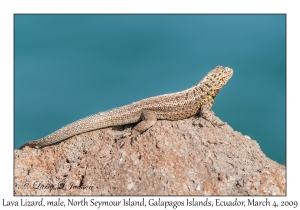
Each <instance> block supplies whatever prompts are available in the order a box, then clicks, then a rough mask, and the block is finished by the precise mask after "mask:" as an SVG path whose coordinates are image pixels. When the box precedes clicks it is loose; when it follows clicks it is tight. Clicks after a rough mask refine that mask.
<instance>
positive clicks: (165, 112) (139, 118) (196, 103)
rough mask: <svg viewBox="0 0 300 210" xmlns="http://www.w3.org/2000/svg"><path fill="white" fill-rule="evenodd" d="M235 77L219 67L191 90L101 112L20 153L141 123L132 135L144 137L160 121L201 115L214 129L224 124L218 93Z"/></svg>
mask: <svg viewBox="0 0 300 210" xmlns="http://www.w3.org/2000/svg"><path fill="white" fill-rule="evenodd" d="M232 74H233V70H232V69H231V68H228V67H222V66H217V67H216V68H215V69H213V70H211V71H210V72H209V73H208V74H207V75H206V76H205V77H204V78H203V79H202V80H201V81H200V82H199V83H197V84H196V85H194V86H192V87H191V88H189V89H187V90H184V91H181V92H176V93H171V94H165V95H160V96H155V97H150V98H146V99H143V100H141V101H137V102H134V103H131V104H129V105H126V106H122V107H119V108H115V109H112V110H109V111H106V112H99V113H97V114H94V115H91V116H88V117H85V118H83V119H80V120H78V121H75V122H73V123H70V124H68V125H66V126H64V127H62V128H61V129H59V130H57V131H55V132H53V133H51V134H49V135H48V136H45V137H44V138H41V139H38V140H35V141H29V142H27V143H25V144H24V145H22V146H21V147H20V149H21V148H23V147H25V146H30V147H36V148H39V147H44V146H47V145H50V144H54V143H56V142H59V141H62V140H65V139H67V138H69V137H71V136H74V135H77V134H80V133H84V132H87V131H91V130H96V129H100V128H105V127H111V126H118V125H125V124H130V123H136V122H139V123H138V124H137V125H136V126H135V127H133V129H132V132H131V133H132V135H136V134H141V133H142V132H144V131H146V130H147V129H148V128H150V127H151V126H153V125H154V124H155V123H156V121H157V120H158V119H159V120H179V119H184V118H188V117H190V116H193V115H195V114H197V113H199V112H200V113H201V114H202V117H203V118H204V119H206V120H208V121H210V122H211V123H212V124H213V125H217V126H221V125H223V124H224V122H223V121H221V120H220V119H219V118H218V117H216V116H215V115H214V113H213V111H211V110H210V108H211V107H212V105H213V102H214V98H215V97H216V95H217V93H218V92H219V91H220V89H221V88H222V87H223V86H224V85H225V84H226V83H227V81H228V80H229V79H230V78H231V77H232Z"/></svg>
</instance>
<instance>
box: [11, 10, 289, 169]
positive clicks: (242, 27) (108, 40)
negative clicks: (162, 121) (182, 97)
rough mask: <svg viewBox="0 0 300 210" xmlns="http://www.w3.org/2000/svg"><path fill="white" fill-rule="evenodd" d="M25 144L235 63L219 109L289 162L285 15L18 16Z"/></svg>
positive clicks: (18, 120) (20, 139) (18, 94)
mask: <svg viewBox="0 0 300 210" xmlns="http://www.w3.org/2000/svg"><path fill="white" fill-rule="evenodd" d="M14 35H15V37H14V38H15V39H14V106H15V107H14V138H15V144H14V146H15V148H18V147H19V146H20V145H21V144H23V143H25V142H27V141H29V140H35V139H39V138H41V137H44V136H46V135H47V134H49V133H51V132H53V131H55V130H57V129H59V128H61V127H62V126H64V125H66V124H68V123H71V122H73V121H75V120H78V119H80V118H83V117H86V116H88V115H91V114H95V113H97V112H100V111H106V110H108V109H111V108H115V107H119V106H123V105H126V104H129V103H132V102H134V101H138V100H141V99H144V98H147V97H151V96H155V95H160V94H166V93H172V92H176V91H182V90H184V89H186V88H189V87H191V86H192V85H194V84H195V83H197V82H199V81H200V80H201V79H202V78H203V76H205V75H206V73H207V72H208V71H209V70H211V69H213V68H214V67H215V66H217V65H222V66H228V67H231V68H233V69H234V75H233V77H232V78H231V80H230V81H229V82H228V83H227V85H226V86H225V87H224V88H223V89H222V90H221V91H220V92H219V94H218V96H217V97H216V99H215V103H214V105H213V108H212V109H213V111H214V112H215V113H216V115H217V116H219V117H220V118H221V119H222V120H223V121H225V122H227V123H228V124H229V125H231V126H232V127H233V129H234V130H237V131H239V132H241V133H243V134H244V135H248V136H250V137H251V138H252V139H255V140H256V141H257V142H258V143H259V145H260V147H261V149H262V150H263V152H264V153H265V154H266V155H267V156H268V157H269V158H271V159H273V160H275V161H277V162H279V163H281V164H284V165H285V164H286V16H285V15H15V16H14Z"/></svg>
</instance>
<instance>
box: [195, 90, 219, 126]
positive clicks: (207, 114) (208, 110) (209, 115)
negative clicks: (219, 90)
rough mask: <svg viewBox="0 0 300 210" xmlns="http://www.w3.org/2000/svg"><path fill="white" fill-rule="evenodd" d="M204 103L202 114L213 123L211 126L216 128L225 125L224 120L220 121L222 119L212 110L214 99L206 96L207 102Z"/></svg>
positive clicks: (201, 109)
mask: <svg viewBox="0 0 300 210" xmlns="http://www.w3.org/2000/svg"><path fill="white" fill-rule="evenodd" d="M204 101H205V102H204V103H203V104H202V106H201V108H200V113H201V115H202V117H203V118H204V119H206V120H208V121H209V122H211V124H213V125H216V126H221V125H224V124H225V123H224V122H223V121H222V120H220V118H218V117H217V116H215V113H214V112H213V111H212V110H211V107H212V105H213V102H214V99H213V98H212V97H211V96H206V100H204Z"/></svg>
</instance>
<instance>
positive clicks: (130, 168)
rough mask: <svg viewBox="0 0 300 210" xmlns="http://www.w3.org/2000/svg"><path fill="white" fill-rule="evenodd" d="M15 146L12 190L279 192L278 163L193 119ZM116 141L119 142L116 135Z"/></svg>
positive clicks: (237, 136) (235, 135)
mask: <svg viewBox="0 0 300 210" xmlns="http://www.w3.org/2000/svg"><path fill="white" fill-rule="evenodd" d="M132 126H133V125H127V126H120V127H114V128H105V129H100V130H95V131H91V132H87V133H83V134H80V135H77V136H74V137H72V138H70V139H68V140H65V141H63V142H60V143H59V144H56V145H52V146H47V147H44V148H42V149H34V148H29V147H25V148H24V149H22V150H15V152H14V156H15V171H14V176H15V177H14V180H15V189H14V194H15V195H285V194H286V181H285V167H284V166H282V165H280V164H278V163H276V162H274V161H272V160H270V159H269V158H267V157H266V156H265V155H264V154H263V152H262V151H261V150H260V147H259V145H258V144H257V142H256V141H255V140H251V139H250V138H249V137H245V136H243V135H242V134H241V133H239V132H236V131H233V129H232V128H231V127H230V126H229V125H227V124H225V125H224V126H221V127H214V126H213V125H212V124H211V123H209V122H208V121H206V120H204V119H202V118H199V117H198V116H194V117H191V118H189V119H184V120H178V121H165V120H160V121H158V122H157V123H156V124H155V125H154V126H153V127H151V128H150V129H149V130H147V131H146V132H144V133H143V134H142V135H140V136H138V137H137V139H136V140H134V141H132V142H131V141H130V140H129V138H128V137H121V138H120V136H122V135H121V134H124V133H128V132H130V129H131V128H132ZM116 139H119V140H116Z"/></svg>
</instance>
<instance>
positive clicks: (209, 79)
mask: <svg viewBox="0 0 300 210" xmlns="http://www.w3.org/2000/svg"><path fill="white" fill-rule="evenodd" d="M232 75H233V70H232V69H231V68H228V67H223V66H217V67H216V68H214V69H213V70H211V71H210V72H208V74H207V75H206V76H205V77H204V78H203V79H202V80H201V81H200V83H198V84H201V87H202V89H204V91H205V92H206V93H207V94H208V95H210V96H212V97H213V98H215V97H216V95H217V94H218V92H219V91H220V90H221V89H222V87H223V86H224V85H225V84H226V83H227V82H228V80H229V79H230V78H231V77H232Z"/></svg>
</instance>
